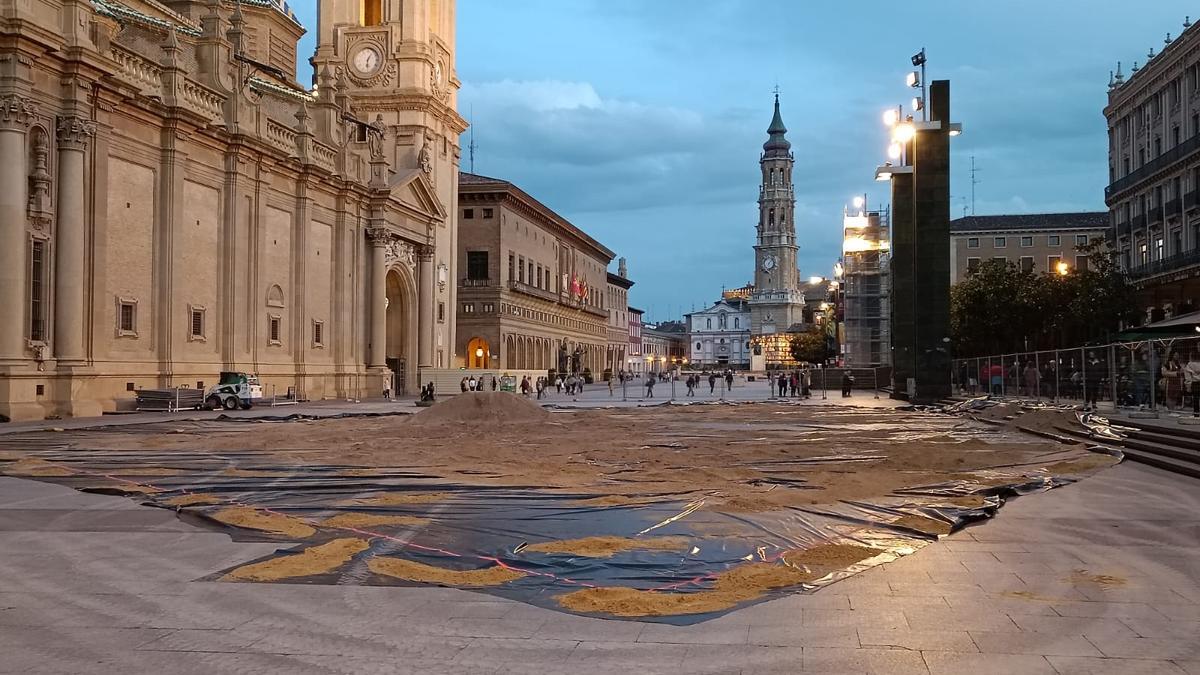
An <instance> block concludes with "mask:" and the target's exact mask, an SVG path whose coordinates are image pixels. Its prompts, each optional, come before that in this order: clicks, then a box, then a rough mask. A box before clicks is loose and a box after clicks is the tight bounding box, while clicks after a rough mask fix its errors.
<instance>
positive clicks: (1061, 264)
mask: <svg viewBox="0 0 1200 675" xmlns="http://www.w3.org/2000/svg"><path fill="white" fill-rule="evenodd" d="M1054 270H1055V271H1056V272H1058V274H1059V276H1064V277H1065V276H1067V275H1068V274H1070V273H1071V266H1070V265H1068V264H1067V263H1066V262H1065V261H1062V260H1060V261H1058V264H1057V265H1055V266H1054Z"/></svg>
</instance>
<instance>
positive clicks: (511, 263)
mask: <svg viewBox="0 0 1200 675" xmlns="http://www.w3.org/2000/svg"><path fill="white" fill-rule="evenodd" d="M516 265H517V259H516V258H514V257H513V254H512V252H511V251H510V252H509V253H508V280H509V281H512V280H513V279H515V278H516V277H515V276H513V275H514V274H515V272H514V271H513V268H514V267H516Z"/></svg>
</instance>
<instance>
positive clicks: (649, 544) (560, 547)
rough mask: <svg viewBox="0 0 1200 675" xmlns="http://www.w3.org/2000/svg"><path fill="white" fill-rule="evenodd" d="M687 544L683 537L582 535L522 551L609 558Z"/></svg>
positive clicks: (679, 547)
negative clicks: (582, 536)
mask: <svg viewBox="0 0 1200 675" xmlns="http://www.w3.org/2000/svg"><path fill="white" fill-rule="evenodd" d="M687 546H688V540H687V539H686V538H685V537H647V538H645V539H629V538H627V537H584V538H583V539H566V540H562V541H547V542H543V543H541V544H534V545H532V546H526V547H525V548H524V551H531V552H533V553H570V554H573V555H579V556H583V557H585V558H610V557H612V556H614V555H616V554H618V553H621V552H624V551H683V550H685V549H686V548H687Z"/></svg>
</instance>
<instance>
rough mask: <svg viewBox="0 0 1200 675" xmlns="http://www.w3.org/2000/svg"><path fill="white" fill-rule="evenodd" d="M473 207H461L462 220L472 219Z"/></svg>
mask: <svg viewBox="0 0 1200 675" xmlns="http://www.w3.org/2000/svg"><path fill="white" fill-rule="evenodd" d="M474 219H475V209H463V220H474Z"/></svg>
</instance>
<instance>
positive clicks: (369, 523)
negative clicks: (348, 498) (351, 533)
mask: <svg viewBox="0 0 1200 675" xmlns="http://www.w3.org/2000/svg"><path fill="white" fill-rule="evenodd" d="M427 524H429V519H428V518H418V517H416V516H392V515H388V514H386V513H339V514H337V515H336V516H333V517H331V518H326V519H325V520H323V521H321V525H322V526H324V527H353V528H362V527H382V526H387V525H390V526H402V527H415V526H417V525H427Z"/></svg>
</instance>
